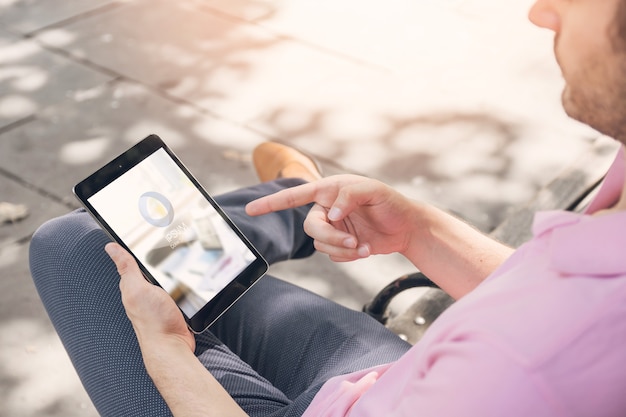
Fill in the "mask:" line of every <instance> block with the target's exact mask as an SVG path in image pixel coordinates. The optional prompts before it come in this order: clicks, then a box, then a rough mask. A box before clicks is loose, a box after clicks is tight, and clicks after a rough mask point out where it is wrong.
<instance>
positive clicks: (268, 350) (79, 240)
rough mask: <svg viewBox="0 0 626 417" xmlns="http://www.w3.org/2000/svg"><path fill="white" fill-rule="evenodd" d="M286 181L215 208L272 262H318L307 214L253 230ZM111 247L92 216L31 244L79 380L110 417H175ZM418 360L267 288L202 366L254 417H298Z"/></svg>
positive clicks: (75, 216) (351, 322) (292, 289)
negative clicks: (319, 396) (368, 374)
mask: <svg viewBox="0 0 626 417" xmlns="http://www.w3.org/2000/svg"><path fill="white" fill-rule="evenodd" d="M297 183H298V181H295V180H280V181H276V182H270V183H265V184H260V185H258V186H255V187H250V188H245V189H242V190H238V191H235V192H232V193H228V194H225V195H222V196H219V197H218V198H216V200H217V201H218V203H219V204H220V205H221V206H222V207H223V208H224V210H225V211H226V212H227V213H228V214H229V216H230V217H231V218H232V219H233V221H234V222H235V224H237V225H238V226H239V227H240V229H241V230H242V231H243V232H244V234H245V235H246V236H247V237H248V238H249V239H250V240H251V241H252V243H253V244H254V245H255V246H256V247H257V248H258V249H259V251H260V252H261V253H262V254H263V255H264V256H265V257H266V259H267V260H268V262H270V263H273V262H278V261H281V260H286V259H290V258H301V257H305V256H308V255H310V254H311V253H312V252H313V251H314V249H313V244H312V241H311V239H310V238H308V237H307V236H306V235H305V234H304V231H303V230H302V222H303V219H304V217H305V216H306V213H307V211H308V207H303V208H299V209H294V210H285V211H282V212H279V213H272V214H269V215H266V216H261V217H258V218H255V219H252V218H250V217H248V216H247V215H246V214H245V213H244V210H243V207H244V205H245V203H247V202H248V201H251V200H253V199H254V198H257V197H260V196H262V195H265V194H269V193H272V192H275V191H278V190H279V189H282V188H285V187H289V186H293V185H296V184H297ZM108 241H109V238H108V237H107V235H106V234H105V233H104V232H103V231H102V230H101V229H100V228H99V226H98V225H97V224H96V223H95V222H94V221H93V220H92V219H91V217H90V216H89V215H88V214H87V213H85V212H84V211H82V210H78V211H75V212H73V213H70V214H67V215H65V216H63V217H60V218H57V219H54V220H51V221H49V222H47V223H46V224H44V225H43V226H41V227H40V228H39V230H38V231H37V232H36V233H35V235H34V236H33V240H32V243H31V247H30V266H31V272H32V275H33V279H34V281H35V284H36V286H37V290H38V291H39V294H40V296H41V299H42V300H43V303H44V305H45V307H46V310H47V312H48V314H49V316H50V319H51V320H52V323H53V324H54V326H55V329H56V330H57V332H58V334H59V336H60V338H61V340H62V342H63V344H64V346H65V348H66V349H67V351H68V353H69V356H70V358H71V360H72V363H73V364H74V366H75V367H76V370H77V372H78V375H79V376H80V379H81V381H82V383H83V385H84V386H85V389H86V390H87V392H88V394H89V396H90V397H91V399H92V401H93V403H94V404H95V406H96V408H97V410H98V412H99V413H100V414H101V415H103V416H115V417H120V416H133V417H139V416H150V417H154V416H167V415H170V412H169V410H168V408H167V406H166V404H165V403H164V401H163V399H162V398H161V396H160V395H159V393H158V391H157V390H156V388H155V386H154V384H153V383H152V381H151V379H150V377H149V376H148V375H147V373H146V371H145V368H144V365H143V362H142V358H141V352H140V350H139V346H138V344H137V340H136V338H135V334H134V332H133V329H132V327H131V325H130V322H129V321H128V319H127V317H126V314H125V312H124V308H123V306H122V303H121V299H120V294H119V287H118V283H119V276H118V274H117V272H116V269H115V266H114V265H113V263H112V262H111V260H110V259H109V257H108V256H107V255H106V253H105V252H104V250H103V248H104V245H105V244H106V243H107V242H108ZM408 348H409V345H408V344H406V343H405V342H403V341H401V340H400V339H399V338H398V337H396V336H395V335H394V334H392V333H391V332H389V331H388V330H387V329H385V328H384V327H383V326H382V325H380V324H379V323H377V322H376V321H374V320H372V319H371V318H369V317H368V316H367V315H365V314H363V313H360V312H356V311H352V310H349V309H346V308H344V307H342V306H339V305H337V304H335V303H333V302H331V301H329V300H327V299H325V298H322V297H319V296H317V295H314V294H312V293H310V292H308V291H306V290H304V289H302V288H299V287H296V286H294V285H291V284H288V283H286V282H283V281H280V280H278V279H276V278H273V277H269V276H266V277H264V278H262V279H261V280H260V281H259V282H258V283H257V284H256V285H255V286H254V287H253V288H252V289H251V290H250V291H249V292H248V293H247V294H246V295H245V296H244V297H242V299H241V300H240V301H239V302H237V303H236V304H235V306H234V307H233V308H231V310H229V311H228V312H227V313H226V314H225V315H224V316H223V317H222V318H220V320H219V321H218V322H217V323H216V324H215V325H214V326H212V327H211V328H210V331H207V332H205V333H203V334H202V335H199V336H197V348H196V355H197V357H198V359H199V360H200V361H201V362H202V363H203V364H204V366H205V367H206V368H207V369H208V370H209V371H210V372H211V373H212V374H213V375H214V376H215V377H216V378H217V379H218V380H219V381H220V383H221V384H222V385H223V386H224V388H225V389H226V390H227V391H228V392H229V393H230V394H231V395H232V396H233V398H235V400H236V401H237V403H239V405H240V406H241V407H242V408H243V409H244V410H245V411H246V412H247V413H248V414H249V415H251V416H299V415H301V414H302V413H303V412H304V410H305V409H306V408H307V407H308V405H309V403H310V402H311V400H312V399H313V397H314V396H315V394H316V393H317V391H318V390H319V388H320V387H321V386H322V385H323V384H324V382H325V381H327V380H328V379H329V378H331V377H333V376H336V375H341V374H345V373H349V372H353V371H357V370H361V369H365V368H368V367H371V366H375V365H379V364H383V363H387V362H391V361H394V360H396V359H397V358H398V357H400V356H401V355H402V354H403V353H404V352H406V351H407V350H408Z"/></svg>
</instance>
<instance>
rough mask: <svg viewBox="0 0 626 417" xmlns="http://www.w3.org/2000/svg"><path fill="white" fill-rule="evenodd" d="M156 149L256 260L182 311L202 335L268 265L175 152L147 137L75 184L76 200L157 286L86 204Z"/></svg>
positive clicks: (153, 136) (155, 282) (100, 218)
mask: <svg viewBox="0 0 626 417" xmlns="http://www.w3.org/2000/svg"><path fill="white" fill-rule="evenodd" d="M159 149H163V150H165V152H167V154H168V155H169V156H170V158H171V159H172V160H173V161H174V162H175V163H176V165H177V166H178V167H179V168H180V169H181V171H182V172H183V173H184V174H185V175H186V176H187V178H188V179H189V180H190V181H191V183H192V184H193V185H194V186H195V187H196V189H197V190H198V191H199V192H200V193H201V194H202V195H203V196H204V197H205V198H206V200H207V202H209V203H210V204H211V206H213V208H214V209H215V210H216V211H217V213H218V214H219V215H220V216H221V217H222V218H223V219H224V221H225V222H226V223H227V224H228V225H229V226H230V228H231V229H232V230H233V231H234V232H235V234H236V235H237V236H238V237H239V238H240V239H241V241H242V242H243V243H244V244H245V245H246V246H247V247H248V249H250V251H251V252H252V253H253V254H254V256H255V260H254V261H252V263H250V265H248V267H246V269H245V270H244V271H242V272H241V273H240V274H239V275H238V276H237V277H236V278H235V279H233V280H232V281H231V282H230V283H229V284H228V285H227V286H226V287H225V288H224V289H222V290H221V291H220V292H219V293H218V294H217V295H216V296H215V297H213V298H212V299H211V300H209V302H208V303H207V304H205V305H204V306H203V307H202V308H201V309H200V310H199V311H198V312H196V314H195V315H194V316H192V317H188V316H187V315H186V314H185V313H184V312H183V311H182V310H181V313H182V314H183V317H184V318H185V321H186V322H187V325H188V327H189V328H190V329H191V330H192V331H193V332H194V333H201V332H203V331H205V330H206V329H207V328H208V327H209V326H211V324H213V323H214V322H215V321H216V320H217V319H218V318H219V317H220V316H221V315H222V314H224V312H226V310H228V308H230V306H232V305H233V304H234V303H235V302H236V301H237V300H238V299H239V298H240V297H241V296H243V294H244V293H246V292H247V291H248V290H249V289H250V288H251V287H252V285H254V284H255V283H256V282H257V281H258V280H259V279H260V278H261V277H262V276H263V275H264V274H265V273H266V272H267V269H268V264H267V262H266V261H265V259H264V258H263V256H262V255H261V254H260V253H259V251H258V250H257V249H256V248H255V247H254V246H253V245H252V243H251V242H250V241H249V240H248V238H246V236H245V235H244V234H243V233H242V232H241V230H240V229H239V228H238V227H237V226H236V225H235V224H234V223H233V221H232V220H231V219H230V218H229V217H228V215H227V214H226V213H225V212H224V210H222V208H221V207H220V206H219V205H218V204H217V202H216V201H215V200H214V199H213V198H212V197H211V196H210V195H209V193H208V192H207V191H206V190H205V189H204V187H202V185H201V184H200V183H199V182H198V180H197V179H196V178H195V177H194V176H193V175H192V174H191V172H190V171H189V170H188V169H187V168H186V167H185V165H184V164H183V163H182V162H181V161H180V159H179V158H178V157H177V156H176V155H175V154H174V152H173V151H172V150H171V149H170V148H169V147H168V146H167V145H166V144H165V142H163V140H162V139H161V138H160V137H159V136H157V135H150V136H148V137H146V138H145V139H143V140H141V141H140V142H138V143H137V144H136V145H134V146H133V147H131V148H130V149H128V150H127V151H126V152H124V153H122V154H121V155H119V156H118V157H116V158H115V159H113V160H112V161H110V162H109V163H107V164H106V165H104V166H103V167H102V168H100V169H99V170H97V171H96V172H94V173H93V174H91V175H90V176H89V177H87V178H85V179H84V180H83V181H81V182H79V183H78V184H76V185H75V186H74V188H73V193H74V195H75V196H76V197H77V198H78V200H79V201H80V203H81V204H82V205H83V206H84V207H85V209H86V210H87V211H88V212H89V213H90V214H91V215H92V216H93V217H94V218H95V220H96V221H97V222H98V223H99V224H100V226H101V227H102V228H103V229H104V230H105V231H106V232H107V233H108V234H109V236H110V237H111V238H112V239H113V240H114V241H116V242H117V243H119V244H120V245H122V246H123V247H124V248H125V249H126V250H127V251H129V252H130V253H131V254H132V255H133V257H134V258H135V260H137V263H138V265H139V268H140V269H141V271H142V272H143V274H144V276H145V277H146V279H148V281H150V282H151V283H153V284H155V285H158V286H160V284H159V283H158V282H157V280H156V279H155V278H154V277H152V275H151V274H150V272H149V271H148V269H147V268H146V267H145V266H144V265H143V263H142V262H141V260H139V259H138V258H137V256H135V255H134V254H133V253H132V251H131V250H130V248H129V247H128V246H127V245H126V243H125V242H124V241H123V240H122V239H121V238H120V237H119V236H118V235H117V234H116V232H115V231H114V230H113V229H112V228H111V227H110V226H109V224H108V223H107V221H106V220H105V219H104V218H102V216H101V215H100V213H98V211H97V210H96V209H95V208H94V207H93V206H92V205H91V204H90V203H89V198H90V197H92V196H93V195H94V194H96V193H98V192H99V191H100V190H102V189H103V188H105V187H106V186H107V185H109V184H111V183H112V182H113V181H115V180H116V179H118V178H120V177H121V176H122V175H124V174H125V173H127V172H128V171H129V170H130V169H131V168H133V167H134V166H136V165H137V164H139V163H140V162H141V161H143V160H144V159H146V158H147V157H148V156H150V155H152V154H153V153H154V152H156V151H158V150H159Z"/></svg>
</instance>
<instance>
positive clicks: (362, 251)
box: [357, 245, 370, 258]
mask: <svg viewBox="0 0 626 417" xmlns="http://www.w3.org/2000/svg"><path fill="white" fill-rule="evenodd" d="M357 253H358V254H359V256H360V257H361V258H367V257H368V256H370V248H369V246H367V245H361V246H359V248H358V249H357Z"/></svg>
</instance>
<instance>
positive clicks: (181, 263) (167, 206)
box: [88, 149, 255, 317]
mask: <svg viewBox="0 0 626 417" xmlns="http://www.w3.org/2000/svg"><path fill="white" fill-rule="evenodd" d="M88 201H89V203H90V204H91V205H92V206H93V207H94V208H95V209H96V210H97V211H98V213H99V214H100V216H101V217H102V218H103V219H104V220H105V221H106V222H107V223H108V224H109V226H110V227H111V228H112V229H113V230H114V231H115V233H116V234H117V235H118V236H119V237H120V238H121V239H122V241H123V242H124V243H125V244H126V245H127V246H128V247H129V248H130V249H131V251H132V252H133V253H134V254H135V256H137V257H138V258H139V259H140V260H141V262H142V263H143V265H144V266H145V267H146V269H147V270H148V271H149V272H150V274H151V275H152V276H153V277H154V278H155V279H156V280H157V281H158V282H159V284H160V285H161V286H162V287H163V288H164V289H165V290H166V291H167V292H168V293H169V294H170V295H171V296H172V298H174V300H175V301H176V303H177V304H178V306H179V307H180V309H181V310H182V311H183V312H184V313H185V314H186V315H187V316H188V317H192V316H193V315H195V314H196V313H197V312H198V310H199V309H200V308H202V307H203V306H204V305H205V304H206V303H207V302H208V301H209V300H211V299H212V298H213V297H214V296H215V295H216V294H217V293H218V292H219V291H221V290H222V289H223V288H224V287H226V285H228V283H229V282H231V281H232V280H233V279H234V278H235V277H236V276H237V275H238V274H239V273H241V272H242V271H243V270H244V269H245V268H246V267H247V266H248V265H249V264H250V263H251V262H252V261H254V259H255V258H254V254H253V253H252V252H251V251H250V249H249V248H248V247H247V246H246V245H245V244H244V243H243V242H242V241H241V239H240V238H239V237H238V236H237V234H236V233H235V232H234V231H233V230H232V229H231V228H230V227H229V225H228V224H227V223H226V222H225V221H224V219H223V218H222V217H221V216H220V215H219V214H218V213H217V212H216V211H215V209H214V208H213V206H212V205H211V204H210V203H209V202H208V201H206V199H205V198H204V196H203V195H202V193H200V192H199V191H198V190H197V189H196V187H195V186H194V185H193V183H192V182H191V181H190V180H189V179H188V178H187V177H186V176H185V174H184V173H183V171H182V170H181V169H180V168H179V167H178V165H176V163H175V162H174V161H173V160H172V159H171V158H170V156H169V155H168V154H167V152H165V150H163V149H159V150H157V151H156V152H154V153H153V154H152V155H150V156H149V157H147V158H146V159H144V160H143V161H142V162H140V163H139V164H138V165H136V166H135V167H133V168H131V169H130V170H129V171H128V172H126V173H125V174H123V175H122V176H121V177H120V178H118V179H116V180H115V181H113V182H112V183H111V184H109V185H108V186H106V187H105V188H103V189H102V190H101V191H99V192H98V193H96V194H94V195H93V196H92V197H90V198H89V199H88Z"/></svg>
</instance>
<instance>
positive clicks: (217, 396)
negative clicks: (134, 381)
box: [140, 339, 246, 417]
mask: <svg viewBox="0 0 626 417" xmlns="http://www.w3.org/2000/svg"><path fill="white" fill-rule="evenodd" d="M140 344H141V349H142V354H143V358H144V363H145V365H146V369H147V370H148V374H149V375H150V377H151V378H152V380H153V381H154V383H155V385H156V387H157V389H158V390H159V392H160V393H161V395H162V396H163V398H164V399H165V402H166V403H167V405H168V406H169V408H170V410H171V412H172V414H173V415H174V416H184V417H194V416H202V417H212V416H215V417H231V416H233V417H234V416H246V413H245V412H244V411H243V410H242V409H241V408H240V407H239V406H238V405H237V403H236V402H235V401H234V400H233V399H232V398H231V396H230V395H229V394H228V392H226V390H224V388H223V387H222V386H221V385H220V383H219V382H218V381H217V380H216V379H215V378H214V377H213V375H211V374H210V373H209V371H207V370H206V368H204V366H202V364H201V363H200V361H198V359H197V358H196V357H195V356H194V354H193V353H192V352H191V351H190V350H189V347H188V346H186V345H184V344H183V343H180V342H178V341H177V340H171V339H165V340H160V341H158V342H157V341H154V340H153V341H150V342H146V341H144V342H142V343H140Z"/></svg>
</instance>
